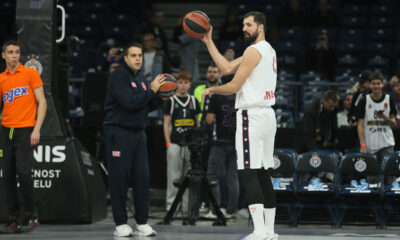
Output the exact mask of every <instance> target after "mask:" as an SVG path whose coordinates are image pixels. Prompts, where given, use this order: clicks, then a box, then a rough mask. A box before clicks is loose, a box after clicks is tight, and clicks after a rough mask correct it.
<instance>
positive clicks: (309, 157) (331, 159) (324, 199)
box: [295, 151, 337, 226]
mask: <svg viewBox="0 0 400 240" xmlns="http://www.w3.org/2000/svg"><path fill="white" fill-rule="evenodd" d="M336 171H337V157H336V155H335V154H333V153H332V152H329V151H310V152H306V153H302V154H300V155H299V156H298V158H297V163H296V174H297V181H296V183H297V187H296V198H297V200H298V203H297V204H296V219H295V225H297V223H298V221H299V219H300V217H301V214H302V210H303V209H304V208H313V209H325V210H327V212H328V213H329V220H330V222H331V223H332V225H333V226H336V224H337V220H336V211H335V209H336V184H335V182H336Z"/></svg>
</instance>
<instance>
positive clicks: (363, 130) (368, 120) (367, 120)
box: [357, 73, 397, 163]
mask: <svg viewBox="0 0 400 240" xmlns="http://www.w3.org/2000/svg"><path fill="white" fill-rule="evenodd" d="M369 84H370V87H371V90H372V92H371V93H370V94H367V95H366V96H365V98H363V99H362V100H361V102H360V104H359V106H358V108H357V117H358V125H357V129H358V137H359V139H360V152H369V153H374V154H375V155H376V157H377V159H378V161H379V162H380V163H381V162H382V160H383V158H384V157H385V156H386V155H388V154H390V153H393V152H394V145H395V142H394V136H393V131H392V128H394V127H395V126H396V114H397V111H396V107H395V104H394V101H393V98H392V97H391V96H390V95H389V94H385V93H384V92H383V77H382V75H381V74H380V73H371V74H370V80H369Z"/></svg>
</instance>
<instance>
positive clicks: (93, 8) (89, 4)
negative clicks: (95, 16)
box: [85, 1, 110, 14]
mask: <svg viewBox="0 0 400 240" xmlns="http://www.w3.org/2000/svg"><path fill="white" fill-rule="evenodd" d="M85 11H86V12H90V13H103V14H106V13H109V12H110V6H109V4H108V3H107V2H106V1H86V2H85Z"/></svg>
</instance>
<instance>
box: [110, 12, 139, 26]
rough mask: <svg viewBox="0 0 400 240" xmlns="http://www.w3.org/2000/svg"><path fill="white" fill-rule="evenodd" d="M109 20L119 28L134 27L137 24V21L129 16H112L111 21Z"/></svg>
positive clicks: (121, 14)
mask: <svg viewBox="0 0 400 240" xmlns="http://www.w3.org/2000/svg"><path fill="white" fill-rule="evenodd" d="M107 20H109V21H110V22H111V23H112V24H115V25H118V26H134V25H135V24H136V20H135V18H134V17H132V16H131V15H129V14H123V13H120V14H113V15H112V16H111V19H107Z"/></svg>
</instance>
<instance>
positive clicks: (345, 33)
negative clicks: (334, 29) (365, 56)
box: [340, 28, 366, 42]
mask: <svg viewBox="0 0 400 240" xmlns="http://www.w3.org/2000/svg"><path fill="white" fill-rule="evenodd" d="M365 36H366V31H365V30H363V29H357V28H343V29H341V31H340V41H344V42H348V41H363V40H364V38H365Z"/></svg>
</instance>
